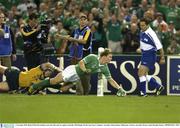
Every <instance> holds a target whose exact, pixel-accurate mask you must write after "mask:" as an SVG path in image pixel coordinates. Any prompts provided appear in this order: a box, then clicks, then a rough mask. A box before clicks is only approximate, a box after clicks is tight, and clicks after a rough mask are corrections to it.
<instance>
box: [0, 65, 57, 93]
mask: <svg viewBox="0 0 180 128" xmlns="http://www.w3.org/2000/svg"><path fill="white" fill-rule="evenodd" d="M54 71H58V72H60V70H59V69H58V68H57V67H56V66H54V65H53V64H51V63H49V62H47V63H43V64H41V65H39V66H37V67H35V68H32V69H30V70H29V71H20V70H19V69H18V68H13V67H12V68H8V67H5V66H2V65H0V74H4V75H5V76H6V81H3V82H0V91H13V90H18V88H19V87H25V88H26V87H29V86H31V85H32V84H35V83H39V82H40V81H42V80H44V79H45V78H47V77H50V76H51V75H52V73H53V72H54Z"/></svg>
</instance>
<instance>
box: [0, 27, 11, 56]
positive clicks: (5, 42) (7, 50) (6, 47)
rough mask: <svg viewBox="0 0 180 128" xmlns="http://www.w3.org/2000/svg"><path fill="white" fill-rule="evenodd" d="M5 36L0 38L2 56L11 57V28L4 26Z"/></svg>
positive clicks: (0, 53) (0, 54)
mask: <svg viewBox="0 0 180 128" xmlns="http://www.w3.org/2000/svg"><path fill="white" fill-rule="evenodd" d="M3 30H4V36H3V37H0V56H10V55H11V54H12V40H11V33H10V28H9V26H7V25H4V27H3Z"/></svg>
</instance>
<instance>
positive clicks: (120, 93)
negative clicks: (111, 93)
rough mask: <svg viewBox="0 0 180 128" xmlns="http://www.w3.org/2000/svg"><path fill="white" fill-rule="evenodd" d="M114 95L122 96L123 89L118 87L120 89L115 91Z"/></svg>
mask: <svg viewBox="0 0 180 128" xmlns="http://www.w3.org/2000/svg"><path fill="white" fill-rule="evenodd" d="M116 95H117V96H121V97H123V96H126V92H125V91H123V90H122V89H121V88H120V89H119V90H118V91H117V93H116Z"/></svg>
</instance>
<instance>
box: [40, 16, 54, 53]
mask: <svg viewBox="0 0 180 128" xmlns="http://www.w3.org/2000/svg"><path fill="white" fill-rule="evenodd" d="M51 22H52V21H51V19H47V20H44V21H42V22H41V23H40V28H41V29H40V31H39V35H38V42H39V43H40V44H41V45H42V54H43V55H44V56H50V55H52V54H55V48H54V46H53V44H52V43H48V34H49V29H50V25H51Z"/></svg>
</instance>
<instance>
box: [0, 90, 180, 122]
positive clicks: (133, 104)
mask: <svg viewBox="0 0 180 128" xmlns="http://www.w3.org/2000/svg"><path fill="white" fill-rule="evenodd" d="M0 123H180V97H178V96H158V97H155V96H149V97H138V96H126V97H117V96H115V95H105V96H104V97H97V96H96V95H89V96H76V95H45V96H42V95H33V96H28V95H22V94H16V95H10V94H0Z"/></svg>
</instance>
